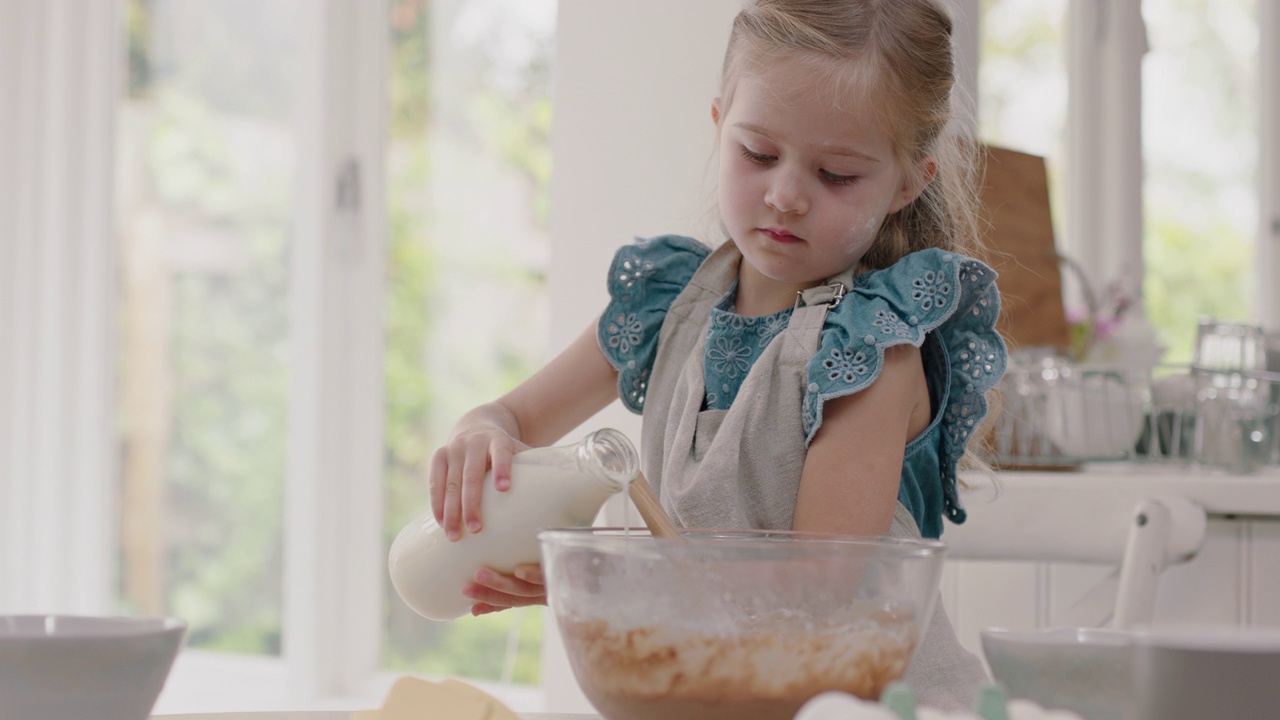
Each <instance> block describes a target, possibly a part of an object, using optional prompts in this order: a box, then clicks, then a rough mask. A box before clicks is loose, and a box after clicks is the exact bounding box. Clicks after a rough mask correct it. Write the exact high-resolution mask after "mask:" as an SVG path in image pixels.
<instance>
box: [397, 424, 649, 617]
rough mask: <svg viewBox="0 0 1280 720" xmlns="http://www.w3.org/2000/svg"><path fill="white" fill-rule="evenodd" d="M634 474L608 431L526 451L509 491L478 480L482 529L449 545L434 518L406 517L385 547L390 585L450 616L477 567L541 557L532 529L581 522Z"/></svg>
mask: <svg viewBox="0 0 1280 720" xmlns="http://www.w3.org/2000/svg"><path fill="white" fill-rule="evenodd" d="M639 472H640V461H639V457H638V455H637V453H636V449H635V446H634V445H632V444H631V441H630V440H628V439H627V437H626V436H625V435H623V434H622V433H620V432H618V431H617V430H613V429H610V428H604V429H601V430H597V431H595V432H593V433H591V434H590V435H587V436H586V438H584V439H583V440H582V441H581V442H579V443H578V444H576V445H564V446H559V447H546V448H530V449H528V450H525V451H523V452H519V453H516V454H515V455H514V456H513V457H512V458H511V489H510V490H508V491H507V492H497V491H496V490H495V489H494V487H493V471H492V470H490V471H489V473H488V474H487V475H486V476H485V479H484V489H483V491H482V492H483V496H482V497H483V500H482V504H481V509H480V512H481V516H482V517H483V519H484V529H483V530H481V531H480V532H479V533H476V534H474V535H472V534H469V533H467V531H466V527H465V526H463V528H462V537H461V538H460V539H459V540H457V541H456V542H449V540H448V538H446V537H445V534H444V528H442V527H440V525H439V523H437V522H436V519H435V516H434V515H433V514H432V513H431V512H430V511H428V512H427V513H426V514H424V515H422V516H420V517H418V518H417V519H415V520H413V521H412V522H410V523H409V524H408V525H406V526H405V527H404V529H403V530H401V531H400V534H399V535H397V536H396V539H395V542H394V543H392V544H391V553H390V556H389V558H388V569H389V572H390V574H391V583H392V585H394V586H395V588H396V592H397V593H399V595H400V597H401V599H403V600H404V602H405V604H407V605H408V606H409V607H411V608H413V610H414V611H415V612H417V613H418V614H419V615H422V616H424V617H427V618H430V619H432V620H452V619H454V618H458V617H461V616H463V615H465V614H467V613H468V612H470V610H471V605H472V604H473V603H474V602H475V601H474V600H472V599H471V598H468V597H466V596H464V595H463V594H462V588H463V586H464V585H466V584H467V583H468V582H470V581H471V580H472V579H473V578H474V576H475V573H476V571H477V570H479V569H480V568H481V567H490V568H493V569H494V570H497V571H499V572H504V573H510V572H511V571H512V570H513V569H514V568H515V566H517V565H521V564H524V563H537V562H539V561H540V559H541V558H540V555H539V548H538V540H537V533H538V531H539V530H541V529H542V528H546V527H575V526H578V527H580V526H587V525H590V524H591V522H592V521H593V520H594V519H595V516H596V514H597V513H599V512H600V508H601V506H603V505H604V501H605V500H607V499H608V498H609V496H610V495H613V494H614V493H617V492H621V491H623V490H625V489H627V486H628V485H630V484H631V481H632V480H634V479H635V477H636V475H637V474H639Z"/></svg>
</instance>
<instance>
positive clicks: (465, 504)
mask: <svg viewBox="0 0 1280 720" xmlns="http://www.w3.org/2000/svg"><path fill="white" fill-rule="evenodd" d="M528 447H529V446H528V445H525V444H524V443H522V442H520V441H519V440H516V439H515V438H513V437H511V436H510V435H508V434H507V433H505V432H503V431H502V430H501V429H498V428H496V427H492V426H484V427H481V428H477V429H474V430H466V431H462V432H459V433H457V434H455V435H454V436H453V438H452V439H451V440H449V443H448V444H447V445H445V446H444V447H442V448H440V449H439V450H436V452H435V455H434V456H432V458H431V474H430V487H431V511H432V512H433V513H434V514H435V518H436V522H437V523H439V524H440V527H442V528H444V534H445V537H447V538H449V539H450V540H457V539H459V538H461V537H462V526H463V524H464V523H465V524H466V528H467V532H469V533H472V534H475V533H478V532H480V530H481V529H483V528H484V523H483V522H482V521H481V519H480V498H481V493H482V491H483V490H484V476H485V473H486V472H488V471H489V469H490V468H492V469H493V485H494V488H496V489H497V490H498V492H506V491H507V490H510V489H511V456H512V455H514V454H516V453H517V452H520V451H521V450H525V449H527V448H528Z"/></svg>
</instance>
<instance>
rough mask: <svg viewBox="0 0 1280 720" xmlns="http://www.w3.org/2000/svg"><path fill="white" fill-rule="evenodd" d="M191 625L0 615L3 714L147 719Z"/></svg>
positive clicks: (51, 719) (28, 718)
mask: <svg viewBox="0 0 1280 720" xmlns="http://www.w3.org/2000/svg"><path fill="white" fill-rule="evenodd" d="M186 627H187V626H186V624H185V623H183V622H182V621H180V620H174V619H171V618H126V617H87V616H74V615H0V718H22V719H23V720H68V719H69V718H93V719H94V720H145V719H146V718H147V716H148V715H150V713H151V708H152V706H153V705H155V702H156V698H157V697H159V695H160V690H161V688H163V687H164V681H165V678H166V677H168V675H169V668H170V667H171V666H172V665H173V660H174V657H176V656H177V654H178V648H179V647H180V646H181V644H182V638H183V635H184V634H185V633H186Z"/></svg>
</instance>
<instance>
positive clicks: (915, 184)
mask: <svg viewBox="0 0 1280 720" xmlns="http://www.w3.org/2000/svg"><path fill="white" fill-rule="evenodd" d="M913 169H914V172H908V173H906V174H905V175H903V177H902V187H900V188H898V192H897V194H896V195H895V196H894V198H893V203H892V204H891V205H890V206H889V212H890V213H891V214H892V213H896V212H898V211H899V210H901V209H902V208H904V207H906V206H908V205H910V204H911V203H913V202H915V199H916V198H918V197H920V193H922V192H924V189H925V188H926V187H928V186H929V183H931V182H933V179H934V178H935V177H937V176H938V162H937V161H936V160H934V159H933V158H932V157H926V158H925V159H923V160H921V161H920V162H918V163H916V165H915V167H914V168H913Z"/></svg>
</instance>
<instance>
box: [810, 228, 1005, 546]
mask: <svg viewBox="0 0 1280 720" xmlns="http://www.w3.org/2000/svg"><path fill="white" fill-rule="evenodd" d="M995 280H996V273H995V271H994V270H992V269H991V268H989V267H987V266H986V265H985V264H983V263H982V262H980V261H978V260H975V259H973V258H970V257H966V256H964V255H958V254H955V253H950V252H945V251H942V250H936V249H935V250H922V251H920V252H916V253H912V254H911V255H908V256H907V257H905V258H903V259H902V260H900V261H898V262H897V263H895V264H894V265H892V266H891V267H888V268H885V269H884V270H879V271H873V272H869V273H864V274H862V275H860V276H858V277H857V278H856V279H855V281H854V287H853V289H852V290H851V291H849V295H850V297H846V298H845V300H844V301H843V302H841V303H840V305H838V306H837V307H836V308H834V309H833V310H832V311H831V312H829V313H828V314H827V319H826V325H825V326H824V328H823V333H822V342H821V344H820V346H819V350H818V353H817V355H815V356H814V358H813V360H812V361H811V362H810V363H809V369H808V381H809V384H808V388H807V392H806V393H805V400H804V427H805V433H806V442H808V441H811V440H813V436H814V434H815V433H817V431H818V428H819V427H821V425H822V406H823V404H824V403H825V402H826V401H828V400H831V399H833V398H838V397H842V396H845V395H850V394H852V393H856V392H858V391H860V390H862V389H863V388H866V387H867V386H869V385H870V384H871V383H873V382H875V379H876V378H877V377H878V376H879V374H880V370H881V368H882V366H883V365H884V353H885V349H886V348H888V347H891V346H894V345H903V344H908V343H910V344H911V345H914V346H916V347H920V346H921V345H923V344H924V339H925V337H926V336H927V335H928V334H930V333H936V334H937V336H938V339H939V340H940V341H941V342H940V345H941V347H942V348H943V350H944V353H945V355H946V360H947V363H946V366H947V378H946V386H947V388H948V391H947V393H946V400H945V405H944V406H943V407H941V408H939V410H938V412H939V414H940V415H941V417H940V424H941V426H942V427H941V429H942V437H941V440H940V446H939V448H938V450H939V461H940V465H941V468H940V469H941V474H942V478H941V479H942V485H943V496H944V506H945V507H944V508H943V511H944V512H945V513H946V515H947V517H948V518H950V519H951V520H952V521H953V522H957V523H960V522H964V518H965V512H964V509H963V508H961V506H960V502H959V496H958V493H957V491H956V473H957V465H958V463H959V461H960V458H961V457H962V456H963V455H964V452H965V447H966V445H967V444H968V442H969V438H970V436H972V435H973V432H974V430H976V429H977V426H978V423H979V422H981V421H982V419H983V418H984V417H986V415H987V400H986V392H987V391H988V390H990V389H991V388H992V387H994V386H995V384H996V382H997V381H999V379H1000V377H1001V376H1002V375H1004V371H1005V366H1006V364H1007V351H1006V349H1005V345H1004V340H1003V339H1001V337H1000V335H999V333H997V332H996V330H995V322H996V319H997V317H998V316H999V314H1000V295H999V291H998V290H997V288H996V284H995Z"/></svg>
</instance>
